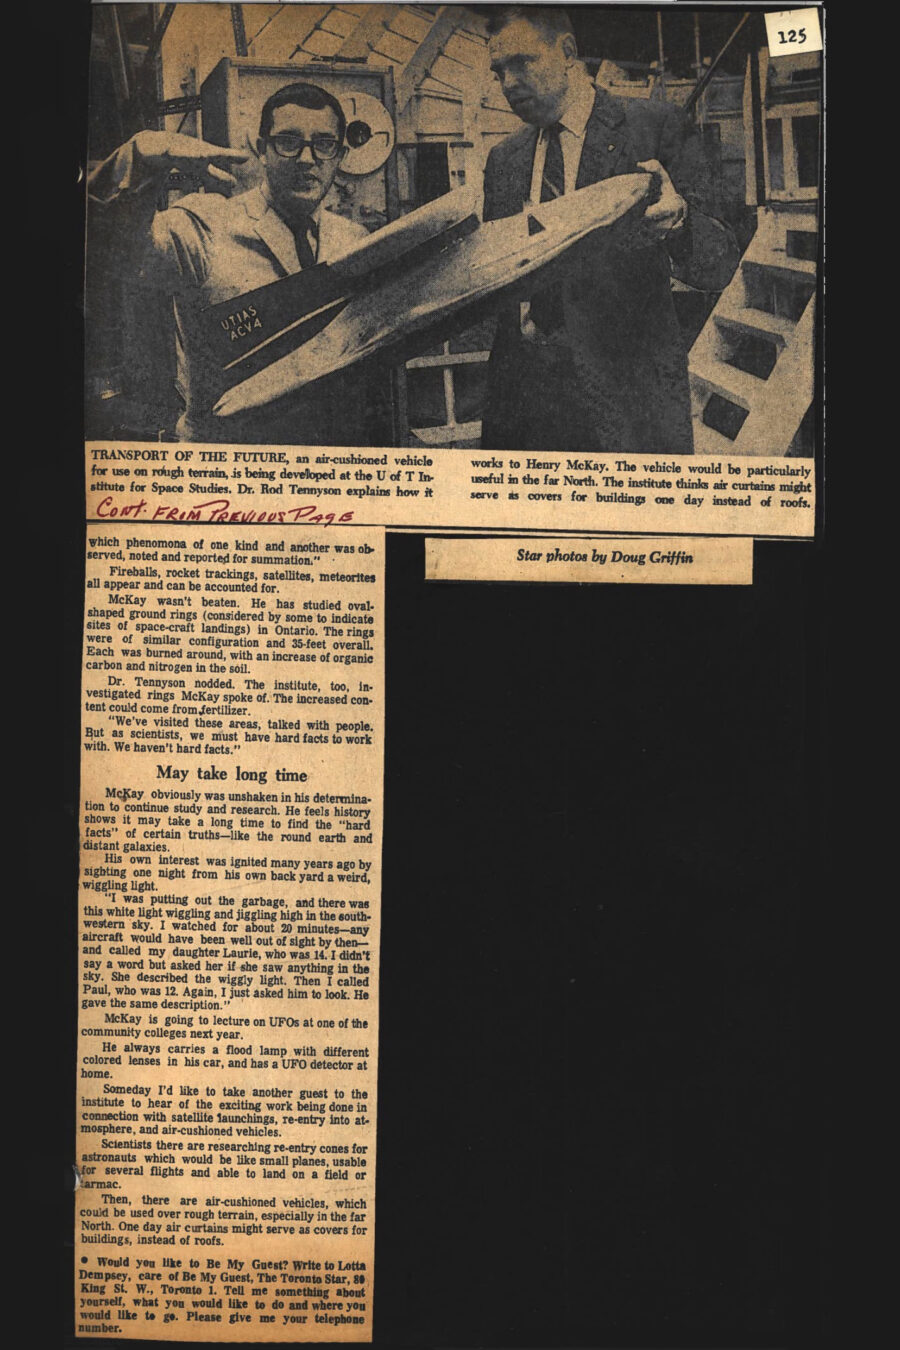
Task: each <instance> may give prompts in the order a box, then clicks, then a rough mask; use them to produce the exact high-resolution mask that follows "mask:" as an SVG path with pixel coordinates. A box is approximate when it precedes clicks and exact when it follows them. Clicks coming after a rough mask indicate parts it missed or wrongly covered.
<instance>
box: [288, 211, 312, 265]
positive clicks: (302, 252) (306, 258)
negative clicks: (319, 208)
mask: <svg viewBox="0 0 900 1350" xmlns="http://www.w3.org/2000/svg"><path fill="white" fill-rule="evenodd" d="M293 233H294V243H295V245H296V247H297V259H298V261H299V263H300V267H301V269H302V270H303V271H306V269H307V267H315V265H316V245H317V244H318V234H317V231H316V222H315V221H314V220H313V219H312V217H311V216H310V217H308V218H307V219H306V220H304V221H303V222H302V224H300V225H298V226H296V228H295V229H294V232H293Z"/></svg>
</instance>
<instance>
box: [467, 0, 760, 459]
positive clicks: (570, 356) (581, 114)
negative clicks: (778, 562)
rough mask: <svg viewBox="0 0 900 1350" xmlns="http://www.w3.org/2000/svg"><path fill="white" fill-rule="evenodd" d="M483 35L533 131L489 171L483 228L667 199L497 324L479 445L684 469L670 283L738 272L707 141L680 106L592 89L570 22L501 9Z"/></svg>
mask: <svg viewBox="0 0 900 1350" xmlns="http://www.w3.org/2000/svg"><path fill="white" fill-rule="evenodd" d="M489 29H490V33H491V36H490V44H489V51H490V59H491V69H492V70H493V72H494V73H495V75H496V76H497V77H498V78H499V80H500V84H501V87H502V89H503V93H504V95H505V96H506V99H507V102H508V103H509V106H510V107H511V108H512V110H513V112H515V113H516V114H517V115H518V116H519V117H521V118H522V120H523V122H525V123H526V125H525V127H523V129H522V130H521V131H518V132H515V133H514V134H513V135H512V136H510V137H508V138H507V139H506V140H505V141H503V142H501V143H500V144H499V145H497V146H495V147H494V149H493V150H492V151H491V153H490V155H489V156H488V161H487V165H486V168H485V182H484V218H485V220H497V219H502V218H503V217H506V216H512V215H515V214H517V213H518V212H520V211H521V210H522V209H523V208H524V207H525V206H526V204H527V203H528V202H529V201H531V202H535V203H536V202H540V201H547V200H550V199H551V198H554V197H557V196H560V195H564V194H566V193H569V192H572V191H574V190H575V189H577V188H580V187H585V186H587V185H588V184H590V183H597V182H599V181H600V180H601V179H604V178H609V177H611V176H613V175H615V174H626V173H634V172H638V171H640V170H646V171H649V172H652V173H654V174H655V175H656V177H657V183H658V186H659V195H658V199H657V200H656V201H655V202H654V203H653V204H652V205H650V206H648V207H647V209H646V211H645V213H644V215H643V217H642V219H641V220H640V221H639V222H637V223H636V224H635V225H634V226H633V227H632V228H631V229H630V230H629V231H628V233H627V234H625V233H622V234H619V235H618V237H617V238H616V240H615V241H614V242H610V241H605V240H603V239H602V238H601V239H600V240H599V242H598V243H597V245H596V246H595V247H594V248H593V249H592V251H591V253H590V254H589V255H588V256H586V257H583V258H582V260H581V262H580V263H579V266H578V269H577V271H575V272H572V273H570V274H568V276H567V277H566V279H565V280H563V281H558V280H557V281H554V282H552V283H551V284H549V285H548V286H545V287H543V288H541V287H540V286H539V287H538V289H537V290H536V291H535V293H534V294H533V295H532V296H531V299H530V301H528V302H524V303H519V304H516V305H512V306H508V307H507V308H506V309H505V310H504V312H503V313H502V314H501V316H500V321H499V324H498V329H497V333H496V337H495V340H494V346H493V351H492V353H491V359H490V363H489V367H488V401H487V408H486V411H485V416H484V422H483V430H482V445H483V447H485V448H489V449H508V450H522V451H538V452H549V451H564V452H565V451H568V452H572V453H590V452H596V453H600V452H603V453H609V452H622V453H625V454H635V453H641V452H647V453H651V454H656V453H672V454H678V455H684V454H690V453H691V451H692V449H693V435H692V430H691V410H690V395H689V388H688V376H687V353H686V350H685V347H684V343H683V341H682V337H681V333H680V330H679V326H678V322H677V318H676V315H675V309H674V305H673V302H672V295H671V276H672V275H673V274H674V275H675V276H676V277H678V278H679V279H680V280H682V281H685V282H686V283H688V284H689V285H692V286H695V287H697V288H698V289H701V290H707V291H718V290H721V289H723V288H724V286H725V285H726V284H727V282H728V281H729V279H730V277H731V275H732V273H733V271H734V268H735V266H736V265H737V261H738V250H737V246H736V244H735V241H734V238H733V236H732V234H731V232H730V230H728V229H727V228H726V227H725V226H724V225H723V224H722V223H721V222H720V221H718V220H715V219H714V218H713V217H712V215H711V214H710V213H709V203H710V201H711V199H712V192H711V184H710V181H709V171H708V167H707V165H706V163H705V159H704V155H703V152H702V148H701V146H700V144H699V140H698V138H697V137H696V135H695V134H694V133H693V131H692V128H691V127H690V125H689V123H688V122H687V119H686V118H685V117H684V114H683V113H682V112H681V111H680V109H678V108H677V107H676V106H674V105H672V104H667V103H656V102H650V101H649V100H645V99H615V98H612V97H611V96H610V95H609V94H607V93H606V92H605V91H604V90H602V89H598V88H595V87H594V85H593V83H592V82H591V79H590V77H589V75H588V74H587V71H586V70H585V68H584V66H583V64H582V63H581V62H580V61H579V59H578V52H577V48H576V43H575V37H574V34H573V32H572V27H571V23H570V21H569V19H568V17H567V15H566V13H565V11H564V10H561V9H558V8H557V7H555V6H550V7H547V8H544V7H543V6H533V5H527V6H525V5H520V6H502V7H498V10H497V12H496V13H495V14H493V15H491V17H490V19H489Z"/></svg>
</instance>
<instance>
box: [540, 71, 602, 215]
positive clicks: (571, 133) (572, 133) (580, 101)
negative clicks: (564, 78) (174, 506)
mask: <svg viewBox="0 0 900 1350" xmlns="http://www.w3.org/2000/svg"><path fill="white" fill-rule="evenodd" d="M593 108H594V86H593V84H592V83H591V79H590V76H589V75H588V74H587V72H586V71H585V70H584V69H582V70H581V71H580V72H579V73H577V74H575V75H573V77H572V79H571V81H570V83H569V88H568V91H567V93H566V98H565V102H564V103H563V108H562V111H561V113H560V115H559V122H560V127H561V130H560V134H559V143H560V146H561V148H562V156H563V180H564V182H565V190H566V192H574V190H575V180H576V178H577V177H578V166H579V164H580V163H581V152H582V150H583V149H584V133H585V130H586V129H587V124H588V120H589V118H590V115H591V113H592V111H593ZM548 139H549V132H548V130H547V128H546V127H544V128H543V129H542V131H541V132H540V135H539V136H538V138H537V145H536V146H535V150H534V164H533V165H532V169H531V200H532V202H534V203H535V204H536V203H538V202H539V201H540V200H541V180H542V179H543V176H544V164H545V162H546V159H547V142H548Z"/></svg>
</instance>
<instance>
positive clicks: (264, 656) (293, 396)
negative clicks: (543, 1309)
mask: <svg viewBox="0 0 900 1350" xmlns="http://www.w3.org/2000/svg"><path fill="white" fill-rule="evenodd" d="M793 13H794V12H785V11H779V12H778V14H777V16H775V15H774V14H772V13H766V12H765V11H763V10H750V11H747V10H746V9H744V8H739V7H736V6H728V5H724V6H719V7H715V8H712V9H710V8H706V7H698V8H696V9H694V8H692V7H689V6H686V5H685V6H682V5H678V6H674V5H669V6H665V7H663V8H661V9H660V10H656V9H653V8H651V7H650V6H640V7H631V8H629V9H625V8H622V9H619V8H617V7H615V6H608V5H602V6H601V5H578V6H573V7H572V8H571V10H568V11H567V10H565V9H563V8H561V7H559V6H538V5H520V6H509V5H500V4H494V5H474V6H457V5H380V4H350V5H347V4H340V5H318V4H316V5H314V4H302V3H296V4H287V5H284V4H282V5H264V4H245V5H228V4H194V3H181V4H174V5H161V4H130V3H122V4H106V3H98V4H96V5H95V6H94V14H93V35H92V45H91V106H90V110H89V121H90V144H89V159H90V163H89V174H88V184H87V273H86V323H87V330H86V332H87V337H86V366H87V369H86V382H85V416H86V431H87V442H86V447H85V501H86V520H87V550H86V560H85V572H86V591H85V611H84V613H85V618H84V644H83V672H82V674H83V686H82V698H83V702H82V738H81V744H82V770H81V872H80V911H79V913H80V921H79V937H80V952H79V962H80V981H81V987H80V1009H79V1021H78V1046H79V1053H78V1097H77V1119H78V1126H79V1134H78V1156H77V1158H76V1160H75V1162H76V1169H77V1176H78V1185H77V1188H76V1197H75V1198H76V1217H75V1222H76V1249H75V1262H76V1288H75V1293H76V1300H75V1301H76V1309H75V1330H76V1334H77V1335H79V1336H82V1337H96V1338H101V1337H114V1336H117V1337H119V1338H124V1339H129V1338H131V1339H135V1338H137V1339H149V1340H174V1341H188V1340H214V1341H238V1342H240V1341H266V1340H270V1341H286V1342H303V1341H330V1340H334V1341H347V1340H349V1341H367V1340H370V1339H371V1337H372V1326H373V1322H372V1314H373V1300H374V1299H375V1297H377V1291H376V1290H375V1289H374V1286H373V1256H374V1234H375V1223H376V1210H375V1196H376V1163H377V1160H376V1154H375V1124H376V1113H377V1081H378V1074H377V1065H378V970H379V931H380V902H381V844H382V797H383V756H384V721H385V719H384V698H385V665H384V632H385V612H384V611H385V557H386V546H385V532H386V531H390V530H411V531H417V532H420V533H425V534H431V535H432V536H436V537H432V538H429V539H428V541H427V554H426V569H427V570H426V575H427V577H428V578H429V579H430V580H435V581H442V580H445V581H446V580H449V581H458V582H467V583H473V584H475V583H477V582H479V581H485V580H487V581H492V580H494V581H495V580H506V581H522V582H545V583H546V582H557V583H567V584H572V583H576V582H587V583H590V582H602V583H608V584H616V585H629V584H638V585H640V584H665V585H671V586H678V585H732V586H733V585H738V586H749V585H751V584H752V571H753V566H752V564H753V539H754V538H781V539H791V540H797V541H799V540H803V539H810V538H811V537H812V536H813V534H814V529H815V520H816V501H815V489H816V473H815V451H816V437H817V414H818V401H817V398H816V394H815V390H816V372H817V355H816V341H817V337H816V334H817V329H816V303H817V294H818V290H819V285H818V282H819V276H818V273H819V255H820V246H819V238H820V231H819V189H820V182H819V177H820V172H819V170H820V161H821V127H820V111H821V109H820V103H821V83H822V59H823V52H822V41H821V28H820V23H819V18H820V12H819V10H818V9H815V8H814V9H806V10H803V11H797V12H796V13H799V14H802V15H803V16H805V18H804V19H803V22H802V23H801V22H797V23H795V22H794V21H793V18H792V14H793ZM775 18H777V24H776V23H775V22H773V20H774V19H775ZM790 34H793V36H790ZM801 34H802V37H801V36H800V35H801ZM437 536H439V537H437ZM485 536H487V537H485Z"/></svg>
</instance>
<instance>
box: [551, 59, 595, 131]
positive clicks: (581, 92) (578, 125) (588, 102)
mask: <svg viewBox="0 0 900 1350" xmlns="http://www.w3.org/2000/svg"><path fill="white" fill-rule="evenodd" d="M594 92H595V91H594V86H593V84H592V82H591V78H590V76H589V75H588V73H587V71H585V70H584V69H583V68H581V69H580V70H578V71H577V72H576V73H575V74H574V75H573V77H572V79H571V80H570V82H569V88H568V90H567V91H566V97H565V101H564V103H563V107H562V112H561V113H560V115H559V121H560V124H561V125H562V126H563V127H565V129H566V131H571V132H572V134H573V135H574V136H577V137H578V139H579V140H582V139H583V137H584V133H585V128H586V127H587V124H588V120H589V118H590V115H591V113H592V112H593V109H594Z"/></svg>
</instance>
